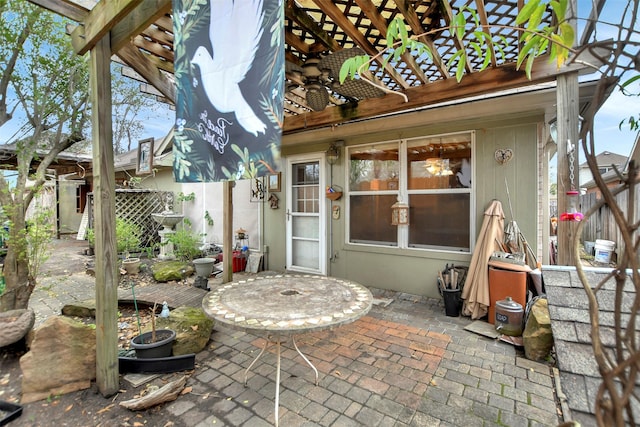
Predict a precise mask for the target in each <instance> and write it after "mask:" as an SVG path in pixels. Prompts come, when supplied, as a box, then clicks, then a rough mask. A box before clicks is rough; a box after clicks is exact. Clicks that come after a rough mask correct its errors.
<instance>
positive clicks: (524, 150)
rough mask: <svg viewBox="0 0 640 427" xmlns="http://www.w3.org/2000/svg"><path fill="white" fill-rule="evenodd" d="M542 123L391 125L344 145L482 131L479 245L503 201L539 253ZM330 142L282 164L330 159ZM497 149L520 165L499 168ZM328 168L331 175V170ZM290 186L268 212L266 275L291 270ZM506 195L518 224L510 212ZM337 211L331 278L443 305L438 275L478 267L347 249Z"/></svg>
mask: <svg viewBox="0 0 640 427" xmlns="http://www.w3.org/2000/svg"><path fill="white" fill-rule="evenodd" d="M424 114H425V122H428V121H429V120H427V119H426V114H428V113H424ZM541 121H542V117H541V115H540V114H528V115H523V114H520V115H518V116H512V117H505V116H501V117H494V118H490V119H487V118H483V119H482V120H478V119H476V120H472V119H469V120H457V121H456V120H453V121H436V122H435V123H433V124H430V125H427V124H425V125H422V126H414V127H410V128H409V127H404V128H402V129H398V128H397V125H396V124H395V122H394V119H389V120H388V122H387V124H386V125H381V126H378V129H379V130H378V131H376V132H375V133H366V129H365V130H363V131H362V132H361V133H358V135H352V136H350V137H344V138H340V139H344V141H345V144H346V145H347V146H348V145H357V144H362V143H366V142H372V143H373V142H382V141H390V140H397V139H400V138H411V137H416V136H427V135H436V134H442V133H450V132H459V131H470V130H472V131H475V138H476V139H475V145H474V158H475V165H474V166H475V169H474V171H475V174H474V180H473V188H474V196H473V197H472V202H473V203H474V205H475V230H474V233H473V234H474V235H475V236H476V237H477V235H478V232H479V231H480V228H481V225H482V220H483V213H484V210H485V208H486V207H487V206H488V204H489V203H490V202H491V201H492V200H493V199H497V200H499V201H500V202H501V203H502V205H503V209H504V212H505V224H506V223H507V222H508V221H511V220H515V221H517V224H518V226H519V227H520V229H521V231H522V233H523V235H524V236H525V237H526V238H527V241H528V242H529V244H530V245H531V247H532V249H533V251H534V252H536V251H537V248H536V246H535V244H536V241H537V233H538V231H537V228H538V227H537V221H538V219H537V213H538V188H537V182H538V177H537V174H538V172H537V171H538V145H539V144H538V137H537V134H538V132H537V128H538V124H539V123H540V122H541ZM291 140H295V137H293V138H290V139H289V141H291ZM330 142H331V141H318V142H315V143H311V144H309V143H305V144H295V142H294V143H290V144H289V145H287V146H285V147H284V148H283V156H284V157H285V158H286V156H290V155H294V154H302V153H308V152H320V151H324V150H326V149H327V147H328V144H329V143H330ZM498 148H502V149H506V148H509V149H511V150H512V151H513V154H514V155H513V159H512V160H511V161H510V162H508V163H506V164H504V165H501V164H499V163H498V162H496V160H495V158H494V153H495V150H496V149H498ZM343 154H344V151H343ZM283 162H284V160H283ZM283 164H284V163H283ZM344 165H345V162H344V158H341V159H340V161H339V162H338V164H336V165H335V166H334V167H333V182H334V183H337V184H338V185H341V186H342V187H343V188H347V185H346V183H345V166H344ZM325 166H326V167H327V168H328V165H325ZM326 173H327V174H328V173H329V172H328V171H327V172H326ZM286 185H287V182H286V173H283V181H282V189H283V191H282V192H280V193H278V194H277V195H278V197H279V199H280V203H279V204H280V208H279V209H267V210H266V212H265V217H264V221H265V240H264V242H265V245H266V246H268V248H269V252H268V255H267V259H268V265H267V267H268V268H269V269H272V270H280V271H281V270H283V269H284V266H285V262H286V246H285V245H286V222H285V221H286V215H285V214H286V212H285V211H286V208H285V207H286V201H285V200H284V197H285V194H286V192H285V189H286ZM507 187H508V191H509V194H510V199H511V206H512V208H513V217H512V215H511V211H510V208H509V206H510V204H509V198H508V196H507ZM333 203H334V204H337V205H339V206H340V208H341V212H342V214H341V216H340V219H339V220H333V219H331V215H330V206H329V204H328V206H327V215H326V216H327V224H328V225H327V239H330V238H332V239H333V245H331V244H329V243H328V244H327V248H328V249H327V259H329V258H330V257H331V253H329V248H330V247H331V246H333V254H334V255H335V256H336V257H335V259H334V261H333V262H329V264H328V274H329V275H332V276H337V277H344V278H348V279H351V280H355V281H357V282H360V283H362V284H364V285H365V286H369V287H374V288H381V289H390V290H395V291H400V292H407V293H410V294H416V295H426V296H430V297H436V298H440V295H439V293H438V290H437V285H436V276H437V272H438V270H442V269H443V268H444V267H445V265H446V264H447V263H452V262H454V263H456V264H462V265H468V263H469V262H470V260H471V254H468V253H454V252H443V251H431V250H413V249H397V248H380V247H365V246H358V245H350V244H347V243H345V224H346V221H347V218H346V203H347V198H346V197H343V198H342V199H340V200H339V201H337V202H333ZM329 222H330V224H329Z"/></svg>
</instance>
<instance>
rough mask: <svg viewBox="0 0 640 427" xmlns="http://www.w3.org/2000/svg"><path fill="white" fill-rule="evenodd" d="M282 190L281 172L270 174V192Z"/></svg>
mask: <svg viewBox="0 0 640 427" xmlns="http://www.w3.org/2000/svg"><path fill="white" fill-rule="evenodd" d="M278 191H280V172H278V173H272V174H270V175H269V192H270V193H276V192H278Z"/></svg>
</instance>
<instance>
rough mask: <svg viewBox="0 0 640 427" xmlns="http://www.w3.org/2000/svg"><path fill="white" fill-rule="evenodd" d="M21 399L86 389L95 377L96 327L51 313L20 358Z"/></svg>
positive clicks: (33, 400)
mask: <svg viewBox="0 0 640 427" xmlns="http://www.w3.org/2000/svg"><path fill="white" fill-rule="evenodd" d="M20 368H21V369H22V403H29V402H35V401H37V400H41V399H46V398H48V397H49V396H53V395H58V394H66V393H71V392H74V391H77V390H83V389H87V388H89V387H90V386H91V380H93V379H94V378H95V377H96V330H95V328H94V327H92V326H90V325H85V324H83V323H81V322H78V321H75V320H73V319H71V318H68V317H64V316H53V317H49V318H48V319H47V320H45V321H44V323H43V324H42V325H41V326H40V327H38V328H37V329H35V330H34V333H33V341H32V342H31V347H30V350H29V352H27V353H26V354H25V355H24V356H22V357H21V358H20Z"/></svg>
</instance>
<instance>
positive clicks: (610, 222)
mask: <svg viewBox="0 0 640 427" xmlns="http://www.w3.org/2000/svg"><path fill="white" fill-rule="evenodd" d="M635 193H636V194H635V203H634V204H635V206H634V212H635V215H634V217H635V218H634V222H635V221H637V220H638V211H639V210H640V186H636V187H635ZM616 202H617V203H618V206H620V208H621V209H622V211H623V212H624V215H625V216H626V215H627V211H628V208H627V205H628V203H629V192H628V191H623V192H622V193H620V194H618V195H617V196H616ZM596 203H597V199H596V193H589V194H584V195H582V196H580V209H581V211H582V212H583V213H586V212H587V211H588V210H589V209H591V207H592V206H594V205H595V204H596ZM596 239H604V240H611V241H612V242H615V243H616V249H615V252H616V254H620V253H622V250H624V244H623V242H622V234H621V233H620V230H619V229H618V227H617V225H616V222H615V220H614V218H613V214H612V213H611V209H609V206H608V205H604V206H602V207H600V208H599V209H598V210H597V211H596V212H595V213H594V214H593V215H592V216H590V217H589V218H588V219H587V220H586V222H585V224H584V225H583V229H582V241H583V242H595V241H596Z"/></svg>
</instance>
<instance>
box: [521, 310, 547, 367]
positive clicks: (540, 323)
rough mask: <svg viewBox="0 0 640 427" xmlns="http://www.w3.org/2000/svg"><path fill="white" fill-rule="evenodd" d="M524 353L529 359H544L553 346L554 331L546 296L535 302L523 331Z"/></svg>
mask: <svg viewBox="0 0 640 427" xmlns="http://www.w3.org/2000/svg"><path fill="white" fill-rule="evenodd" d="M522 341H523V344H524V355H525V357H526V358H527V359H530V360H536V361H541V360H544V359H545V358H546V357H547V355H549V353H550V352H551V349H552V348H553V332H552V331H551V318H550V317H549V305H548V303H547V299H546V298H540V299H538V300H537V301H536V302H534V303H533V306H532V307H531V311H530V312H529V318H528V319H527V324H526V326H525V328H524V332H523V333H522Z"/></svg>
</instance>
